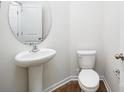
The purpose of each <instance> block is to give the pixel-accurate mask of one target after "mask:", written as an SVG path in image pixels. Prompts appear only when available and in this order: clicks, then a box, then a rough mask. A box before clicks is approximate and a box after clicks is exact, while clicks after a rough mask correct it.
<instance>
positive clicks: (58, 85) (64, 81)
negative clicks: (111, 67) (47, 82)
mask: <svg viewBox="0 0 124 93" xmlns="http://www.w3.org/2000/svg"><path fill="white" fill-rule="evenodd" d="M77 79H78V76H72V75H71V76H69V77H67V78H65V79H64V80H61V81H59V82H57V83H55V84H53V85H51V86H50V87H48V88H46V89H44V92H51V91H53V90H55V89H57V88H59V87H61V86H62V85H65V84H66V83H68V82H70V81H72V80H77ZM100 80H103V82H104V84H105V86H106V88H107V91H108V92H111V88H110V87H109V84H108V83H107V81H106V79H105V77H104V76H100Z"/></svg>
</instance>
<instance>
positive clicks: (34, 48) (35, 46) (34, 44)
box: [30, 43, 39, 52]
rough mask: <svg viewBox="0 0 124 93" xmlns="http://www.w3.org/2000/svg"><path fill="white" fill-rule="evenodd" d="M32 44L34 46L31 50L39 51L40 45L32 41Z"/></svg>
mask: <svg viewBox="0 0 124 93" xmlns="http://www.w3.org/2000/svg"><path fill="white" fill-rule="evenodd" d="M30 45H31V46H33V48H32V50H31V52H37V51H39V49H38V46H37V44H36V43H30Z"/></svg>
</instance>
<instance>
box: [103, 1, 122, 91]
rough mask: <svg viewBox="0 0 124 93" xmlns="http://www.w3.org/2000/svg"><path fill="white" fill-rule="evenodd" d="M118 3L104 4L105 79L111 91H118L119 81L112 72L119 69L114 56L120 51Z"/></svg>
mask: <svg viewBox="0 0 124 93" xmlns="http://www.w3.org/2000/svg"><path fill="white" fill-rule="evenodd" d="M119 4H120V3H119V2H105V3H104V34H103V35H104V61H105V67H104V72H105V74H104V75H105V78H106V80H107V81H108V83H109V85H110V87H111V90H112V91H119V80H118V79H117V77H116V76H115V75H114V73H113V70H114V69H116V68H119V63H120V62H119V61H118V60H116V59H115V58H114V55H115V54H117V53H119V51H120V5H119Z"/></svg>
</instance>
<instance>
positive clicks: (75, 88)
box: [53, 80, 107, 92]
mask: <svg viewBox="0 0 124 93" xmlns="http://www.w3.org/2000/svg"><path fill="white" fill-rule="evenodd" d="M80 91H81V88H80V86H79V84H78V81H70V82H68V83H67V84H65V85H63V86H61V87H59V88H57V89H55V90H54V91H53V92H80ZM97 92H107V89H106V87H105V84H104V82H103V81H102V80H101V81H100V86H99V89H98V90H97Z"/></svg>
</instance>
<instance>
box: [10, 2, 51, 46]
mask: <svg viewBox="0 0 124 93" xmlns="http://www.w3.org/2000/svg"><path fill="white" fill-rule="evenodd" d="M50 13H51V12H50V9H49V7H48V4H47V3H45V2H40V3H39V2H26V1H23V2H17V1H15V2H11V3H10V5H9V23H10V27H11V29H12V32H13V33H14V35H15V36H16V38H17V39H18V40H19V41H21V42H23V43H25V44H30V43H41V42H42V41H43V40H45V38H46V37H47V35H48V33H49V31H50V28H51V14H50Z"/></svg>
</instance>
